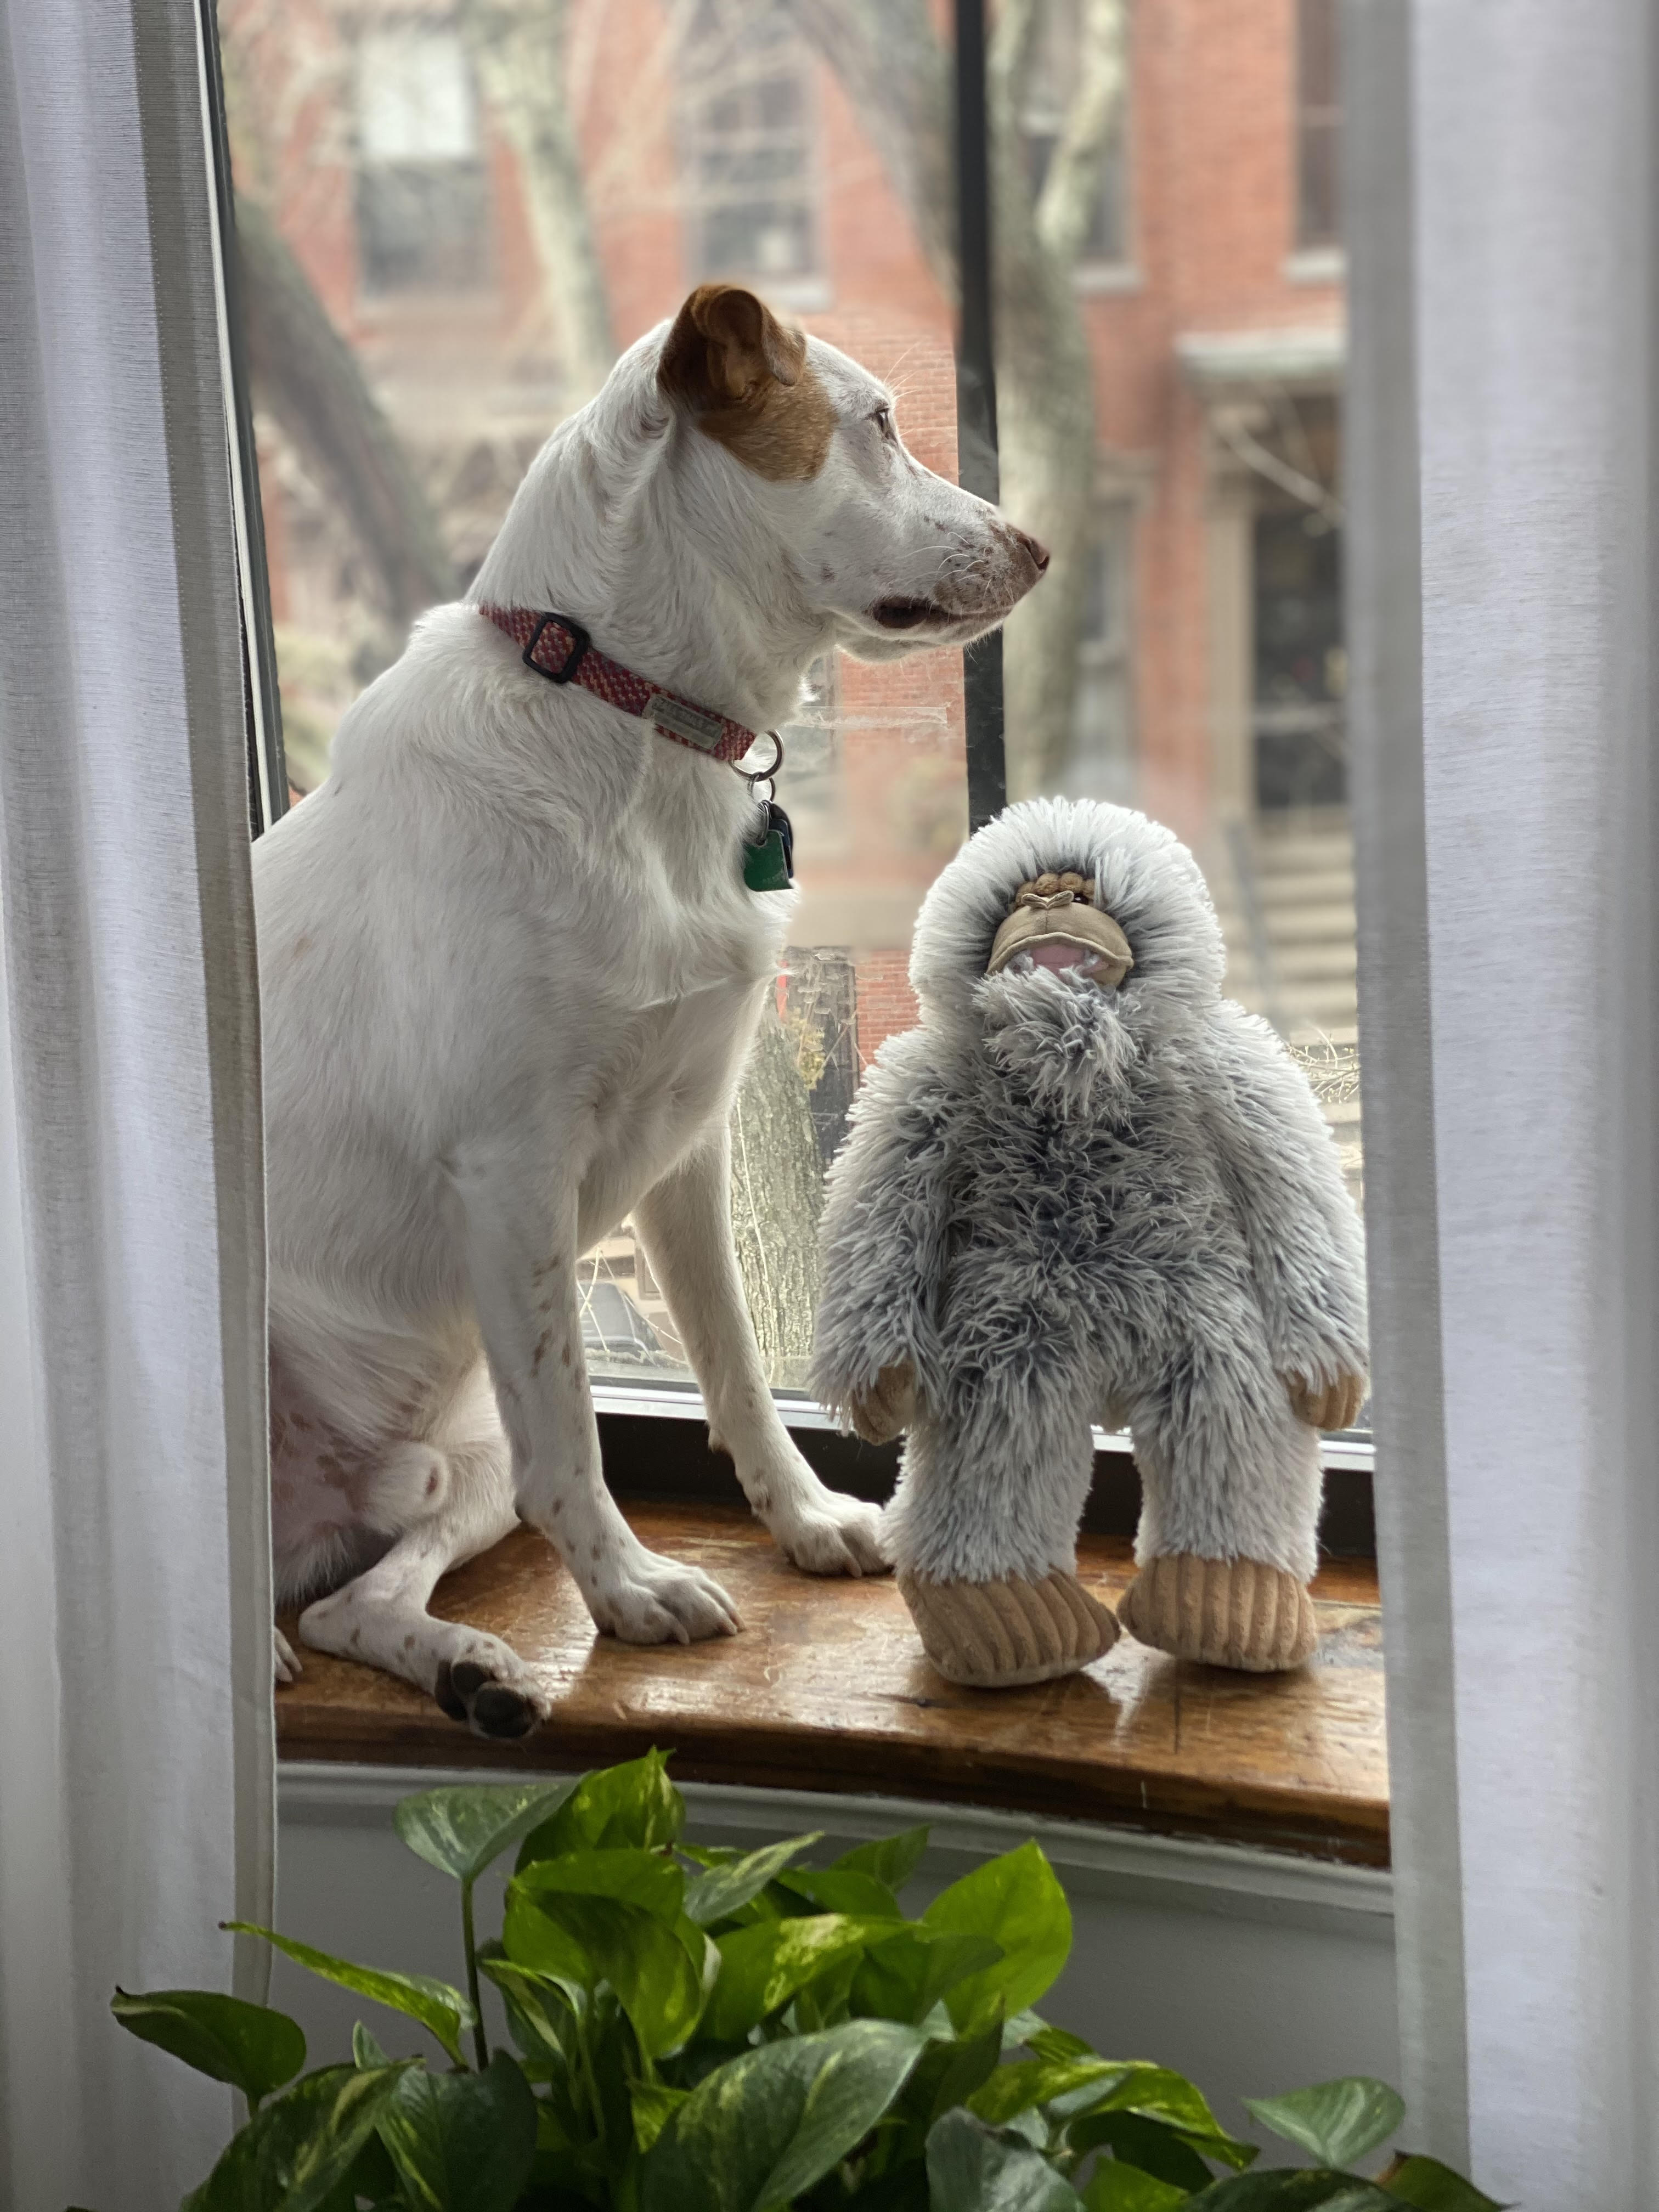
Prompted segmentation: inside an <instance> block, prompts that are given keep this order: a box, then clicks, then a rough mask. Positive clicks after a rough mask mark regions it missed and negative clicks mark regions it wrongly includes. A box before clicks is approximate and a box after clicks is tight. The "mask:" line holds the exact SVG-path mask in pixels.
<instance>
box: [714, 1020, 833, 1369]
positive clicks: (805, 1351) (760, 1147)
mask: <svg viewBox="0 0 1659 2212" xmlns="http://www.w3.org/2000/svg"><path fill="white" fill-rule="evenodd" d="M822 1207H823V1166H822V1164H821V1162H820V1160H819V1158H818V1146H817V1131H816V1130H815V1128H814V1127H813V1124H812V1115H811V1108H810V1106H809V1105H808V1103H807V1088H806V1084H805V1080H804V1079H803V1078H802V1075H801V1072H800V1066H799V1059H798V1056H797V1048H796V1041H795V1039H794V1038H793V1036H791V1034H790V1032H789V1030H787V1028H786V1027H785V1025H784V1024H783V1023H782V1021H781V1019H780V1018H779V1017H778V1014H777V1011H776V1009H775V1007H773V1006H768V1007H767V1010H766V1013H765V1016H764V1018H763V1020H762V1022H761V1026H760V1034H759V1036H757V1038H756V1040H755V1050H754V1055H753V1057H752V1058H751V1060H750V1063H749V1072H748V1073H747V1074H746V1075H745V1076H744V1081H743V1087H742V1089H741V1090H740V1091H738V1096H737V1101H736V1103H735V1104H734V1105H733V1107H732V1230H733V1232H734V1234H735V1236H736V1238H737V1246H738V1267H740V1268H741V1269H742V1271H743V1285H744V1291H745V1292H746V1293H747V1295H748V1299H749V1311H750V1317H751V1318H752V1320H753V1322H754V1324H755V1334H756V1337H757V1339H758V1340H759V1343H760V1348H761V1357H762V1358H763V1359H764V1360H765V1362H766V1369H767V1373H768V1375H769V1377H770V1378H771V1381H772V1383H773V1384H774V1386H775V1387H776V1386H778V1385H781V1386H782V1387H784V1388H786V1389H789V1388H795V1389H799V1388H800V1387H801V1386H802V1385H803V1384H804V1383H805V1377H806V1365H807V1360H808V1358H809V1356H810V1354H811V1349H812V1323H813V1317H814V1316H815V1315H816V1313H817V1303H818V1245H817V1234H818V1214H819V1212H820V1211H821V1209H822Z"/></svg>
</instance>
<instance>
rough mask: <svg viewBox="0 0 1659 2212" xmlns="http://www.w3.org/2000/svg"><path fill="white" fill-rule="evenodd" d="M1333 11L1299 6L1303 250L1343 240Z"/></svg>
mask: <svg viewBox="0 0 1659 2212" xmlns="http://www.w3.org/2000/svg"><path fill="white" fill-rule="evenodd" d="M1336 9H1337V0H1297V8H1296V242H1297V246H1299V247H1301V248H1304V249H1306V248H1309V247H1318V246H1339V245H1340V243H1341V240H1342V195H1341V181H1342V180H1341V147H1342V107H1341V88H1340V83H1339V82H1338V75H1337V43H1336V42H1337V27H1336Z"/></svg>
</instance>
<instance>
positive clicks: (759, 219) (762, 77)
mask: <svg viewBox="0 0 1659 2212" xmlns="http://www.w3.org/2000/svg"><path fill="white" fill-rule="evenodd" d="M682 83H683V120H682V139H683V145H684V198H685V210H686V241H685V242H686V265H687V274H688V276H690V279H691V280H692V281H693V282H696V280H697V279H699V278H702V277H706V276H748V277H753V278H755V279H756V280H757V281H758V282H760V283H769V284H772V285H774V286H777V285H780V284H781V285H784V286H786V287H787V286H788V285H790V284H792V283H799V281H800V280H801V279H803V278H810V277H812V276H817V274H818V272H819V253H818V206H817V197H818V195H817V140H816V131H815V127H814V119H815V118H814V101H813V85H812V75H811V55H810V54H809V52H808V51H807V49H806V47H805V45H804V44H803V42H802V40H800V38H799V36H798V34H797V33H796V32H795V29H794V27H793V23H792V22H791V21H790V18H789V16H788V15H787V12H786V11H785V10H784V9H782V8H781V7H760V8H757V7H755V6H753V5H745V4H743V0H699V5H698V6H697V8H696V13H695V14H694V15H693V16H692V19H691V21H690V24H689V25H688V26H687V28H686V33H685V38H684V46H683V48H682Z"/></svg>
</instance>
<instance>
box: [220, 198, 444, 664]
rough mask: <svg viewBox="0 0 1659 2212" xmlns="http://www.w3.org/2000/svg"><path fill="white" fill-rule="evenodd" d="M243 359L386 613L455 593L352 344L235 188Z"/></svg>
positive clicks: (257, 209) (408, 611)
mask: <svg viewBox="0 0 1659 2212" xmlns="http://www.w3.org/2000/svg"><path fill="white" fill-rule="evenodd" d="M236 242H237V249H238V252H239V255H240V270H241V278H242V301H243V306H244V310H245V313H246V324H247V350H248V363H249V366H250V368H251V369H252V374H253V381H254V384H255V386H256V387H257V388H258V392H259V394H260V396H261V398H263V399H264V403H265V404H266V405H267V406H268V407H269V408H270V411H271V413H272V415H273V416H275V417H276V421H277V422H279V423H280V424H281V426H282V428H283V434H284V435H285V436H286V437H287V438H288V439H289V442H290V443H291V444H292V445H293V447H295V451H296V452H297V453H299V455H300V456H301V459H302V460H303V461H304V463H305V465H306V467H307V470H308V471H309V472H310V473H311V475H312V476H313V477H315V479H316V480H317V482H318V483H319V484H321V485H324V486H325V487H326V488H327V490H328V492H329V494H330V495H331V498H332V499H333V501H334V502H335V504H336V505H337V507H338V508H339V509H340V512H341V513H343V515H344V517H345V519H346V520H347V522H348V523H349V526H350V528H351V531H352V533H353V535H354V536H355V537H356V539H357V541H358V543H359V544H361V545H362V549H363V551H364V552H365V554H367V556H368V559H369V561H370V562H372V563H373V565H374V571H375V573H376V574H377V575H378V577H379V578H380V585H381V588H382V591H383V592H384V594H385V598H386V611H387V612H388V614H389V615H390V616H391V617H392V619H393V621H395V622H398V623H406V622H408V621H409V620H410V617H413V616H415V615H416V614H418V613H419V612H420V611H421V610H422V607H428V606H430V605H432V604H433V603H434V601H435V600H441V599H453V597H454V593H455V584H456V577H455V570H454V567H453V563H452V562H451V561H450V558H449V556H448V554H447V551H446V550H445V549H444V542H443V538H442V534H441V532H440V530H439V527H438V520H437V517H436V515H435V513H434V512H433V509H432V507H431V504H430V502H429V501H428V499H427V496H426V494H425V492H424V491H423V490H422V488H421V485H420V483H418V482H417V480H416V477H415V473H414V471H413V470H412V469H411V468H410V465H409V462H408V460H407V459H406V458H405V456H404V449H403V447H402V446H401V445H400V444H399V442H398V436H397V434H396V432H395V431H394V430H393V429H392V425H391V423H390V422H387V420H386V416H385V414H384V412H383V411H382V410H381V407H380V402H379V401H378V400H377V399H376V398H375V397H374V393H373V392H371V391H370V390H369V388H368V382H367V380H365V378H364V376H363V373H362V369H361V368H360V367H359V366H358V363H357V359H356V355H355V354H354V353H353V352H352V350H351V349H350V347H349V345H348V344H347V343H346V342H345V340H344V339H343V337H341V336H340V333H339V331H337V330H336V329H335V327H334V325H333V323H332V322H331V320H330V319H329V314H328V310H327V309H326V308H325V307H324V305H323V303H322V301H320V300H319V298H318V296H317V295H316V293H315V291H314V290H313V288H312V284H311V280H310V278H309V277H308V276H307V275H306V272H305V270H304V269H303V268H302V267H301V264H300V262H299V260H298V259H297V258H296V257H295V254H294V252H293V251H292V249H291V248H290V247H289V245H288V243H287V241H286V240H284V239H283V236H282V234H281V233H280V232H279V231H278V230H277V228H276V224H275V223H274V222H272V221H271V219H270V215H269V214H268V213H267V211H266V210H265V209H264V208H263V207H262V206H261V205H260V204H259V203H258V201H257V200H252V199H249V198H247V197H245V196H243V195H242V194H240V193H239V194H238V196H237V201H236Z"/></svg>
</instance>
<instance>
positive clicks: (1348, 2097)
mask: <svg viewBox="0 0 1659 2212" xmlns="http://www.w3.org/2000/svg"><path fill="white" fill-rule="evenodd" d="M1243 2105H1244V2109H1245V2111H1246V2112H1249V2114H1250V2116H1251V2117H1252V2118H1254V2119H1256V2120H1259V2121H1260V2122H1261V2125H1262V2126H1263V2127H1264V2128H1267V2129H1270V2130H1272V2132H1273V2134H1274V2135H1276V2136H1283V2137H1284V2138H1285V2142H1293V2143H1295V2144H1297V2146H1298V2147H1299V2148H1301V2149H1303V2150H1305V2151H1311V2152H1312V2154H1313V2155H1314V2157H1315V2158H1316V2160H1318V2161H1319V2163H1320V2165H1321V2166H1352V2164H1353V2162H1354V2160H1356V2159H1357V2158H1364V2155H1365V2153H1366V2152H1367V2151H1368V2150H1375V2149H1376V2146H1377V2145H1378V2143H1380V2142H1383V2141H1385V2140H1386V2138H1387V2137H1388V2136H1391V2135H1392V2134H1393V2133H1394V2131H1395V2129H1396V2128H1397V2127H1398V2126H1399V2125H1400V2123H1401V2121H1402V2120H1403V2119H1404V2118H1405V2117H1406V2107H1405V2105H1404V2103H1403V2101H1402V2100H1401V2098H1400V2097H1399V2096H1398V2095H1397V2094H1396V2093H1395V2091H1394V2090H1392V2089H1391V2088H1389V2085H1388V2083H1387V2082H1386V2081H1373V2080H1372V2078H1371V2076H1370V2075H1369V2074H1347V2075H1343V2076H1342V2078H1341V2079H1340V2081H1321V2082H1318V2083H1316V2085H1315V2087H1313V2088H1311V2089H1293V2090H1291V2093H1290V2094H1289V2095H1288V2096H1284V2097H1246V2098H1245V2099H1244V2100H1243Z"/></svg>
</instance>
